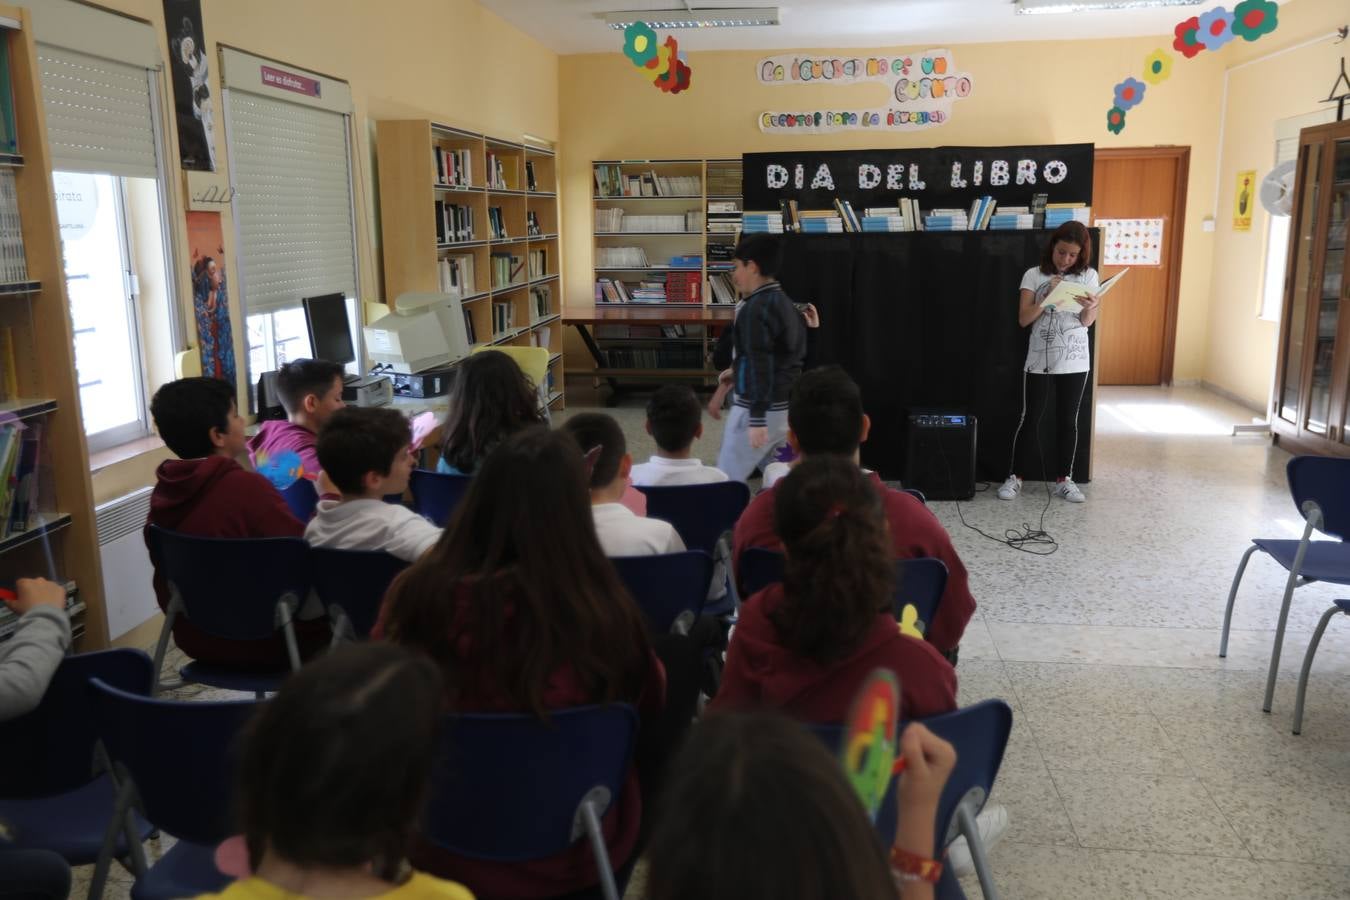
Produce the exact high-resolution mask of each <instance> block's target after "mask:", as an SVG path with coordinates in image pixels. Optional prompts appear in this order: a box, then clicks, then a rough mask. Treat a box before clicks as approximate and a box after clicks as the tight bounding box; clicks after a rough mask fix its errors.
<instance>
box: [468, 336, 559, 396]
mask: <svg viewBox="0 0 1350 900" xmlns="http://www.w3.org/2000/svg"><path fill="white" fill-rule="evenodd" d="M484 350H500V351H501V352H502V353H505V354H506V355H507V356H509V357H511V358H512V359H513V360H515V361H516V365H518V366H520V371H522V372H524V373H525V377H526V378H528V379H530V381H532V382H534V384H535V386H536V387H541V386H542V385H543V384H544V381H545V379H547V378H548V357H549V352H548V348H547V347H511V346H508V345H506V344H497V345H487V346H482V347H475V348H474V349H473V352H474V353H479V352H482V351H484Z"/></svg>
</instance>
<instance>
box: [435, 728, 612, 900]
mask: <svg viewBox="0 0 1350 900" xmlns="http://www.w3.org/2000/svg"><path fill="white" fill-rule="evenodd" d="M637 725H638V718H637V713H636V712H635V711H634V710H633V708H632V707H631V706H626V705H622V704H613V705H609V706H585V707H577V708H575V709H563V710H553V711H551V712H549V715H548V719H547V720H546V721H544V720H540V719H539V718H537V717H536V716H534V715H513V714H472V715H458V716H448V717H446V724H445V729H444V731H443V734H442V748H441V757H440V758H441V759H442V760H443V762H442V764H441V765H440V767H439V768H438V770H437V771H436V772H435V773H434V774H433V777H432V792H431V802H430V803H429V804H428V806H427V814H426V819H425V824H424V828H423V837H424V838H425V839H426V840H428V841H429V842H430V843H431V844H433V845H435V846H438V847H442V848H444V849H446V850H449V851H451V852H453V853H455V854H458V855H460V856H466V857H470V858H473V859H481V860H493V861H496V862H501V863H512V862H523V861H525V860H533V859H545V858H547V857H551V856H555V855H557V854H559V853H562V852H563V851H565V850H567V849H569V848H570V847H572V846H573V845H575V844H576V843H577V842H578V841H581V840H583V839H589V841H590V844H591V852H592V855H593V857H594V859H595V865H596V869H597V870H598V873H599V887H600V889H601V892H602V894H603V896H604V897H605V898H606V900H619V896H620V890H619V886H618V885H617V884H616V880H615V877H614V869H613V867H612V865H611V862H610V859H609V851H608V849H607V848H606V845H605V838H604V834H603V833H602V832H601V829H600V820H601V819H602V818H603V817H604V815H605V813H606V811H607V810H608V809H609V808H610V807H611V806H612V805H614V804H616V803H619V802H621V798H620V795H621V793H622V791H623V789H624V782H625V780H626V779H627V777H628V770H629V767H630V766H631V765H632V758H633V747H634V742H635V739H636V735H637ZM467 887H468V888H469V889H470V890H472V889H474V887H475V886H474V885H472V884H470V885H467Z"/></svg>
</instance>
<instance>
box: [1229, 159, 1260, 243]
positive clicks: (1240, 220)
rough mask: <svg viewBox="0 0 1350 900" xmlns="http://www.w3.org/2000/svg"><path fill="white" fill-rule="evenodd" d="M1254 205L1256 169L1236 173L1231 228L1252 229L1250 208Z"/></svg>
mask: <svg viewBox="0 0 1350 900" xmlns="http://www.w3.org/2000/svg"><path fill="white" fill-rule="evenodd" d="M1254 206H1256V170H1255V169H1247V170H1246V171H1243V172H1239V173H1237V184H1236V186H1235V188H1234V190H1233V230H1234V231H1251V230H1252V208H1253V207H1254Z"/></svg>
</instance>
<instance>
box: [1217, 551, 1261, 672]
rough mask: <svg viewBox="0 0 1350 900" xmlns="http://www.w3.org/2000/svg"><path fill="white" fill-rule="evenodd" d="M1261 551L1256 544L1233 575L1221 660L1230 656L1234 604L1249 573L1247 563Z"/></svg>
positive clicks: (1224, 613) (1225, 616) (1225, 618)
mask: <svg viewBox="0 0 1350 900" xmlns="http://www.w3.org/2000/svg"><path fill="white" fill-rule="evenodd" d="M1259 549H1261V548H1260V547H1257V546H1256V545H1255V544H1252V545H1251V546H1250V547H1248V548H1247V552H1246V553H1244V554H1242V562H1240V563H1238V567H1237V572H1236V573H1234V575H1233V586H1232V587H1231V588H1229V589H1228V607H1227V609H1225V610H1224V611H1223V635H1222V636H1221V637H1220V638H1219V656H1220V658H1222V657H1225V656H1227V655H1228V629H1229V626H1231V625H1232V624H1233V602H1234V601H1235V600H1237V592H1238V585H1239V584H1241V583H1242V575H1243V573H1244V572H1246V571H1247V563H1248V562H1250V561H1251V558H1252V554H1253V553H1255V552H1256V551H1257V550H1259Z"/></svg>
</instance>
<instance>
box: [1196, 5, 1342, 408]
mask: <svg viewBox="0 0 1350 900" xmlns="http://www.w3.org/2000/svg"><path fill="white" fill-rule="evenodd" d="M1347 19H1350V9H1347V7H1346V6H1345V4H1344V3H1343V2H1342V0H1296V2H1292V3H1289V4H1287V5H1286V6H1282V7H1281V8H1280V20H1281V21H1280V27H1279V30H1277V31H1276V32H1274V34H1272V35H1270V37H1269V38H1266V39H1264V40H1262V41H1259V42H1257V43H1255V44H1252V45H1251V46H1249V47H1241V48H1234V49H1235V50H1237V51H1238V52H1235V53H1234V54H1232V55H1231V56H1230V57H1228V58H1226V59H1225V60H1224V62H1225V65H1226V66H1228V70H1227V75H1228V102H1227V104H1226V108H1227V115H1226V117H1225V124H1224V136H1223V147H1222V159H1221V161H1220V174H1219V198H1218V199H1219V204H1218V209H1219V214H1218V220H1217V224H1218V228H1217V231H1216V233H1215V234H1214V235H1212V237H1213V238H1214V268H1213V278H1212V283H1211V291H1210V302H1209V334H1208V340H1207V353H1208V355H1207V358H1206V363H1205V374H1204V378H1205V381H1206V382H1208V383H1210V384H1212V385H1214V386H1216V387H1219V388H1222V389H1223V390H1225V391H1227V392H1229V393H1230V394H1233V395H1235V396H1236V397H1238V398H1240V399H1242V400H1243V401H1244V402H1246V403H1248V404H1249V405H1251V406H1253V407H1256V408H1258V409H1261V410H1265V409H1266V406H1267V402H1268V400H1269V395H1270V386H1271V377H1272V374H1273V372H1274V369H1275V360H1276V350H1277V348H1276V343H1277V340H1278V337H1279V324H1278V323H1276V322H1270V321H1263V320H1261V319H1259V318H1257V313H1258V312H1259V311H1260V304H1261V293H1262V283H1263V279H1264V262H1265V255H1266V231H1267V228H1268V226H1269V220H1270V217H1269V215H1268V214H1267V213H1266V211H1265V210H1264V209H1263V208H1262V207H1261V206H1260V205H1259V204H1258V205H1257V207H1256V211H1255V213H1254V214H1253V216H1252V227H1251V230H1250V231H1246V232H1242V231H1234V230H1233V225H1232V219H1233V213H1232V210H1233V194H1234V191H1235V190H1236V186H1235V185H1236V179H1237V173H1238V172H1240V171H1242V170H1244V169H1255V170H1256V173H1257V178H1258V179H1260V178H1262V177H1264V176H1265V174H1266V173H1267V172H1269V171H1270V169H1271V166H1272V165H1273V164H1274V161H1275V123H1276V121H1277V120H1279V119H1284V118H1288V117H1291V116H1299V115H1303V114H1305V113H1311V112H1316V111H1318V110H1319V109H1326V108H1327V106H1328V104H1324V103H1320V102H1319V101H1321V100H1322V99H1323V98H1325V97H1326V96H1327V93H1328V91H1329V90H1330V88H1331V83H1332V81H1333V80H1334V78H1335V76H1336V73H1337V71H1339V65H1340V58H1341V56H1342V55H1344V54H1345V53H1346V45H1343V44H1342V45H1337V44H1334V43H1333V42H1332V41H1331V40H1323V41H1320V42H1318V43H1316V44H1313V45H1311V46H1308V47H1304V48H1302V49H1299V50H1294V51H1291V52H1289V53H1284V54H1281V55H1278V56H1275V57H1273V58H1269V59H1262V57H1265V56H1267V55H1269V54H1272V53H1275V52H1277V51H1279V50H1281V49H1283V48H1286V47H1292V46H1294V45H1297V44H1300V43H1302V42H1304V41H1306V40H1308V39H1309V38H1313V37H1316V36H1318V35H1322V34H1325V33H1327V32H1330V31H1333V30H1334V29H1336V28H1337V27H1339V26H1341V25H1343V24H1345V23H1346V21H1347ZM1253 59H1255V60H1256V61H1255V62H1252V61H1251V60H1253ZM1192 199H1193V200H1194V201H1195V202H1200V203H1205V204H1213V202H1214V198H1213V194H1212V193H1210V194H1204V195H1200V196H1194V195H1193V197H1192Z"/></svg>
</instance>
